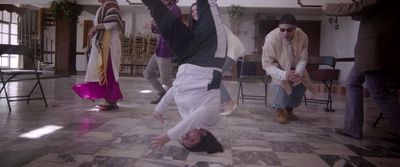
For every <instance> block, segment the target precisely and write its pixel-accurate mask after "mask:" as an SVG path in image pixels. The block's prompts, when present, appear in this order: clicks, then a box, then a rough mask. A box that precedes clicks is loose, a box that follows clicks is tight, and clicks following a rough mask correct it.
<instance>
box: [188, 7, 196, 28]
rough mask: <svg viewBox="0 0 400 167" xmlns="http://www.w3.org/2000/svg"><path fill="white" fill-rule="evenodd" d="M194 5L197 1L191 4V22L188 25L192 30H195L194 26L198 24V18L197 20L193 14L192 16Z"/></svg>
mask: <svg viewBox="0 0 400 167" xmlns="http://www.w3.org/2000/svg"><path fill="white" fill-rule="evenodd" d="M194 5H196V2H195V3H193V4H192V5H190V13H189V24H188V27H189V28H190V29H191V30H193V29H194V27H195V26H196V24H197V20H195V19H194V18H193V16H192V8H193V6H194ZM197 17H198V16H197Z"/></svg>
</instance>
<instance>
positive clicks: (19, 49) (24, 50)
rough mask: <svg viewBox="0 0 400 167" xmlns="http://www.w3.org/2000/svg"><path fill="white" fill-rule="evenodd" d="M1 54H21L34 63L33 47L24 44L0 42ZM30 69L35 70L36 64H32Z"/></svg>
mask: <svg viewBox="0 0 400 167" xmlns="http://www.w3.org/2000/svg"><path fill="white" fill-rule="evenodd" d="M3 54H17V55H22V56H24V57H26V58H29V59H30V61H31V62H32V63H33V64H34V63H35V61H34V56H33V49H30V48H29V47H27V46H25V45H9V44H0V56H2V55H3ZM32 66H33V67H32V68H31V69H33V70H35V71H36V66H35V65H32Z"/></svg>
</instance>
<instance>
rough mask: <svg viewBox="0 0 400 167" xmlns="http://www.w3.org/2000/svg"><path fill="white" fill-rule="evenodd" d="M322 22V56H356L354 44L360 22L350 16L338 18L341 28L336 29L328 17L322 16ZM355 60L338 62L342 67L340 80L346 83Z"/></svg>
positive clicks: (337, 65) (340, 67)
mask: <svg viewBox="0 0 400 167" xmlns="http://www.w3.org/2000/svg"><path fill="white" fill-rule="evenodd" d="M321 21H322V24H321V50H320V55H321V56H334V57H336V58H343V57H354V46H355V43H356V40H357V33H358V26H359V22H357V21H353V20H351V18H350V17H340V18H338V23H339V29H338V30H335V29H334V27H333V26H332V25H330V24H329V22H328V17H325V16H324V17H322V20H321ZM353 64H354V63H353V62H342V63H338V64H336V68H337V69H340V76H339V82H341V83H342V84H344V83H343V82H345V81H346V80H347V76H348V74H349V72H350V70H351V67H352V66H353Z"/></svg>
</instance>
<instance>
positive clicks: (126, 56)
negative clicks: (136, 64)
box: [120, 36, 133, 76]
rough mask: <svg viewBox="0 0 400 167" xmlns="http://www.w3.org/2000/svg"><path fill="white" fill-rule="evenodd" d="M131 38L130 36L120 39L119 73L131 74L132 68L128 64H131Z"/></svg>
mask: <svg viewBox="0 0 400 167" xmlns="http://www.w3.org/2000/svg"><path fill="white" fill-rule="evenodd" d="M131 40H132V36H130V37H124V39H123V40H122V55H121V65H120V75H123V76H127V75H132V70H131V66H130V64H132V62H133V57H132V56H131V45H130V44H131Z"/></svg>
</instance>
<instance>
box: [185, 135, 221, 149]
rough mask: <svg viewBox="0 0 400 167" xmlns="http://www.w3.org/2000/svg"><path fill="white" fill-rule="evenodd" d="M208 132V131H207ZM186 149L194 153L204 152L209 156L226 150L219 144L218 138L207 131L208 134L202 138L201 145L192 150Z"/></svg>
mask: <svg viewBox="0 0 400 167" xmlns="http://www.w3.org/2000/svg"><path fill="white" fill-rule="evenodd" d="M205 131H207V130H205ZM183 147H185V148H186V149H187V150H189V151H192V152H202V151H205V152H207V153H208V154H214V153H218V152H224V148H223V147H222V145H221V144H220V143H219V142H218V140H217V138H215V136H214V135H213V134H212V133H211V132H209V131H207V134H206V135H204V136H202V137H201V141H200V143H199V144H197V145H196V146H194V147H192V148H188V147H186V146H183Z"/></svg>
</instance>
